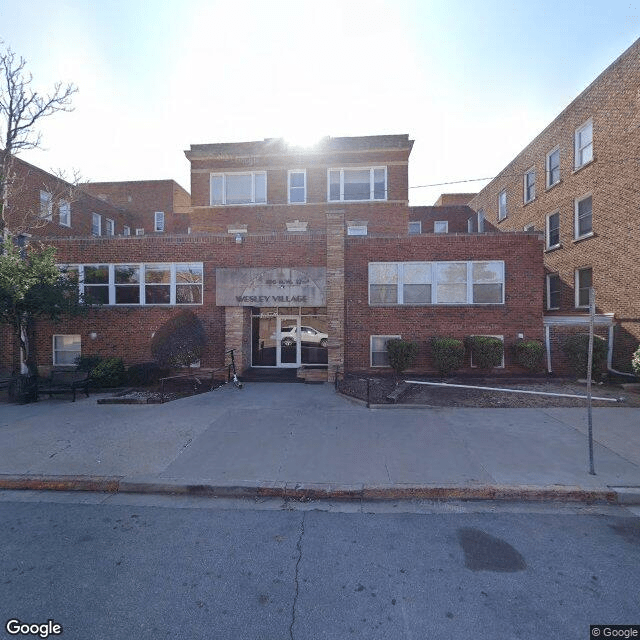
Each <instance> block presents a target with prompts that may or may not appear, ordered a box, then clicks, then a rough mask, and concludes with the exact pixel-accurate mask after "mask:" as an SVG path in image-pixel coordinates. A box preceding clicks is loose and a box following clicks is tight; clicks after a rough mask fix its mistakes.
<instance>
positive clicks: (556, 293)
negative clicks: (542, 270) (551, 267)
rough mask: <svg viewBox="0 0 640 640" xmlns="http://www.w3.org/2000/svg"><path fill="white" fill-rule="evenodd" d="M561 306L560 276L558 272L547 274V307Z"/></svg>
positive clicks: (556, 307) (555, 307)
mask: <svg viewBox="0 0 640 640" xmlns="http://www.w3.org/2000/svg"><path fill="white" fill-rule="evenodd" d="M559 308H560V276H559V275H558V274H557V273H549V274H547V309H548V310H549V311H552V310H554V309H559Z"/></svg>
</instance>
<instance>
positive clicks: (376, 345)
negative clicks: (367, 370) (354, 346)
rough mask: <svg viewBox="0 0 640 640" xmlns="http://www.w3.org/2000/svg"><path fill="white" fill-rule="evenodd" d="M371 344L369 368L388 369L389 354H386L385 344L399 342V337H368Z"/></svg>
mask: <svg viewBox="0 0 640 640" xmlns="http://www.w3.org/2000/svg"><path fill="white" fill-rule="evenodd" d="M370 339H371V343H370V345H371V346H370V349H371V366H372V367H389V366H390V365H389V354H388V353H387V342H389V340H400V339H401V336H370Z"/></svg>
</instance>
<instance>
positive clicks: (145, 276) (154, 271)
mask: <svg viewBox="0 0 640 640" xmlns="http://www.w3.org/2000/svg"><path fill="white" fill-rule="evenodd" d="M67 270H68V271H70V272H73V273H77V278H78V283H79V287H80V294H81V295H83V296H84V299H85V300H86V301H87V302H88V303H90V304H103V305H195V304H202V291H203V265H202V263H201V262H194V263H134V264H81V265H70V266H68V267H67Z"/></svg>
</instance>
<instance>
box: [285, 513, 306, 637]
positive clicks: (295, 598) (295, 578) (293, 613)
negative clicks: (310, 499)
mask: <svg viewBox="0 0 640 640" xmlns="http://www.w3.org/2000/svg"><path fill="white" fill-rule="evenodd" d="M306 516H307V512H306V511H303V512H302V520H301V522H300V535H299V536H298V542H297V544H296V549H297V550H298V559H297V560H296V569H295V573H294V576H293V583H294V584H295V588H296V590H295V593H294V595H293V606H292V607H291V624H290V625H289V637H290V638H291V640H293V627H294V625H295V623H296V606H297V604H298V594H299V591H300V584H299V582H298V571H299V569H300V561H301V560H302V538H303V537H304V521H305V518H306Z"/></svg>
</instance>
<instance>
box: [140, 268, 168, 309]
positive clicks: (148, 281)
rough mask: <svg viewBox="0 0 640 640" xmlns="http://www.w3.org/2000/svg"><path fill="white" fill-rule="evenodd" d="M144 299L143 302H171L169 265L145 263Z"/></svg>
mask: <svg viewBox="0 0 640 640" xmlns="http://www.w3.org/2000/svg"><path fill="white" fill-rule="evenodd" d="M144 300H145V304H170V303H171V265H169V264H147V265H145V269H144Z"/></svg>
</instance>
